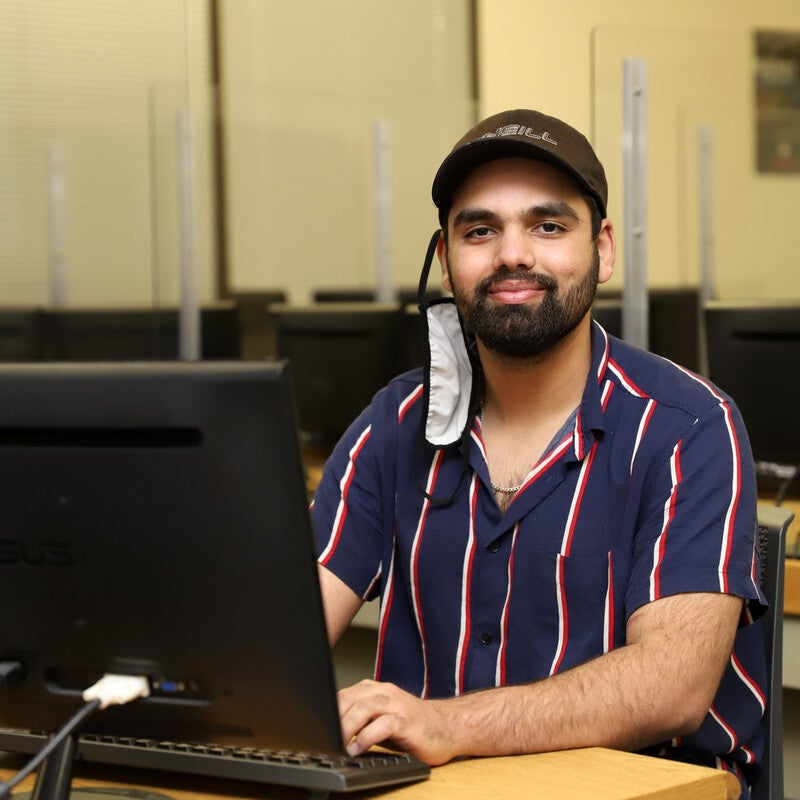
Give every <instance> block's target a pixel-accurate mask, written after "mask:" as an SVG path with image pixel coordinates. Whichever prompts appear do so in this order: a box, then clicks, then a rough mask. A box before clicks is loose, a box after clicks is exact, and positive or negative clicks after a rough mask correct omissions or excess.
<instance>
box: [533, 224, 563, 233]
mask: <svg viewBox="0 0 800 800" xmlns="http://www.w3.org/2000/svg"><path fill="white" fill-rule="evenodd" d="M539 230H541V231H542V233H558V232H559V231H561V230H562V227H561V226H560V225H559V224H558V223H556V222H543V223H542V224H541V225H540V226H539Z"/></svg>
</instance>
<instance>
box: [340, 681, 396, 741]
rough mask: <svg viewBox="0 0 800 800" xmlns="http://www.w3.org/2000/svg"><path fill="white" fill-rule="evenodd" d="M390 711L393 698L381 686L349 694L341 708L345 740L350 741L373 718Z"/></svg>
mask: <svg viewBox="0 0 800 800" xmlns="http://www.w3.org/2000/svg"><path fill="white" fill-rule="evenodd" d="M376 687H377V684H376ZM390 712H391V699H390V697H389V695H388V694H387V693H386V692H385V691H383V690H382V689H380V688H373V689H367V688H365V689H364V690H363V691H361V692H354V693H352V694H350V695H348V697H346V698H344V700H343V701H342V704H341V705H340V709H339V718H340V721H341V725H342V736H343V738H344V741H345V742H349V741H350V740H351V739H352V738H353V737H354V736H355V735H356V734H358V733H359V732H360V731H361V730H362V729H363V728H365V727H366V726H367V725H368V724H369V723H370V722H371V721H372V720H373V719H375V718H376V717H379V716H381V715H383V714H388V713H390Z"/></svg>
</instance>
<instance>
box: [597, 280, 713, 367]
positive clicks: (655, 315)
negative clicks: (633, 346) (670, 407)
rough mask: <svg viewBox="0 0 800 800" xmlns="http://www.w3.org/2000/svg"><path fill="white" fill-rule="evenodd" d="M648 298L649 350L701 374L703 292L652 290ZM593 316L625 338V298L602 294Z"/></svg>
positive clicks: (614, 333)
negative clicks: (623, 328)
mask: <svg viewBox="0 0 800 800" xmlns="http://www.w3.org/2000/svg"><path fill="white" fill-rule="evenodd" d="M648 297H649V308H648V339H649V344H648V349H649V350H650V351H651V352H653V353H656V354H657V355H660V356H664V358H668V359H669V360H670V361H674V362H675V363H676V364H680V365H681V366H683V367H686V368H687V369H690V370H693V371H694V372H700V371H701V365H702V362H701V358H700V354H701V350H702V336H701V330H702V327H701V326H702V319H701V307H700V291H699V289H697V288H696V287H686V288H674V289H650V291H649V293H648ZM592 316H593V317H594V319H596V320H597V321H598V322H599V323H600V324H601V325H602V326H603V327H604V328H605V329H606V331H607V332H608V333H610V334H611V335H612V336H617V337H618V338H620V339H621V338H622V298H621V297H618V296H616V297H615V296H604V295H603V294H598V296H597V299H596V300H595V302H594V305H593V307H592Z"/></svg>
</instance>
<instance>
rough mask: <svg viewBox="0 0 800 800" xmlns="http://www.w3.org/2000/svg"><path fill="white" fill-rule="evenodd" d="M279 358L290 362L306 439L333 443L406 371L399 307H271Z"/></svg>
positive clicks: (376, 305)
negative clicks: (384, 387)
mask: <svg viewBox="0 0 800 800" xmlns="http://www.w3.org/2000/svg"><path fill="white" fill-rule="evenodd" d="M270 314H271V315H272V317H273V321H274V325H275V335H276V344H277V350H278V354H279V355H280V357H281V358H287V359H289V362H290V364H291V370H292V376H293V379H294V384H295V387H296V398H297V410H298V417H299V421H300V429H301V432H302V433H303V435H304V438H306V439H307V440H312V441H319V442H323V443H325V444H333V443H334V442H335V441H336V440H337V439H338V438H339V437H340V436H341V435H342V433H344V431H345V430H346V429H347V427H348V425H349V424H350V423H351V422H352V421H353V420H354V419H355V418H356V417H357V416H358V414H359V413H360V412H361V411H362V410H363V409H364V408H365V407H366V406H367V405H369V403H370V401H371V399H372V396H373V395H374V394H375V392H377V391H378V390H379V389H380V388H382V387H383V386H385V385H386V383H387V382H388V381H389V380H390V379H391V378H393V377H394V376H395V375H398V374H400V373H401V372H403V371H404V370H405V369H406V362H405V359H404V348H403V339H402V337H403V317H402V313H401V308H400V306H399V305H397V304H393V303H389V304H382V303H368V302H360V303H319V304H316V305H311V306H281V305H277V306H273V307H271V309H270Z"/></svg>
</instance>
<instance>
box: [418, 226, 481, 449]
mask: <svg viewBox="0 0 800 800" xmlns="http://www.w3.org/2000/svg"><path fill="white" fill-rule="evenodd" d="M440 235H441V232H440V231H437V232H436V233H434V235H433V237H432V238H431V241H430V244H429V245H428V251H427V253H426V254H425V263H424V265H423V267H422V274H421V276H420V280H419V292H418V297H419V299H420V303H419V310H420V313H421V314H422V316H423V321H424V323H423V324H424V331H425V340H426V353H425V377H424V399H423V402H424V405H423V418H424V420H425V441H426V442H427V443H428V444H430V445H433V446H434V447H451V446H453V445H456V444H458V443H459V442H461V441H462V440H463V438H464V436H465V435H466V434H467V433H468V431H469V428H470V426H471V424H472V416H473V415H474V413H475V410H474V407H473V400H474V398H475V396H476V393H475V390H474V389H475V372H476V371H475V369H474V368H473V361H472V359H473V358H474V356H473V349H472V347H470V345H469V343H468V340H467V336H466V333H465V332H464V328H463V325H462V321H461V317H460V315H459V313H458V309H457V308H456V304H455V301H454V300H453V298H451V297H442V298H435V299H433V300H423V298H424V297H425V291H426V288H427V284H428V274H429V273H430V268H431V262H432V261H433V256H434V253H435V252H436V244H437V242H438V241H439V236H440Z"/></svg>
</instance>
